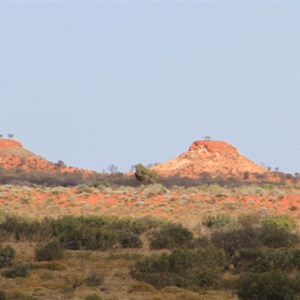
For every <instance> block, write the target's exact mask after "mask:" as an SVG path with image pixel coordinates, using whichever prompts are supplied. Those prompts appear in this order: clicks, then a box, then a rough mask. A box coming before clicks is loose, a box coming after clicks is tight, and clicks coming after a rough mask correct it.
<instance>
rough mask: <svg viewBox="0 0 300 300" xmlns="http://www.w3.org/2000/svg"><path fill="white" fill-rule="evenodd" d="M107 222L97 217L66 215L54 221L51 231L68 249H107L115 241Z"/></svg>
mask: <svg viewBox="0 0 300 300" xmlns="http://www.w3.org/2000/svg"><path fill="white" fill-rule="evenodd" d="M107 223H108V221H107V220H105V219H104V218H99V217H77V218H76V217H72V216H66V217H63V218H61V219H59V220H57V221H56V222H55V223H54V226H53V227H54V228H53V233H54V236H56V237H57V238H58V239H59V241H60V243H61V244H62V245H63V247H65V248H68V249H74V250H78V249H80V248H81V247H83V248H86V249H91V250H93V249H107V248H110V247H112V246H113V245H114V244H115V243H116V234H115V233H114V232H113V231H112V230H111V229H109V228H108V225H107Z"/></svg>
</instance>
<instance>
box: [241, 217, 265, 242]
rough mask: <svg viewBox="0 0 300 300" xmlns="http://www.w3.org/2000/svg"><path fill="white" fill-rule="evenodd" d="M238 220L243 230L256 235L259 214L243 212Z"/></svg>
mask: <svg viewBox="0 0 300 300" xmlns="http://www.w3.org/2000/svg"><path fill="white" fill-rule="evenodd" d="M238 222H239V224H240V226H241V227H242V229H243V231H245V232H246V233H247V234H249V235H250V236H252V237H257V236H258V231H259V230H260V228H261V216H260V215H259V214H245V215H241V216H239V218H238Z"/></svg>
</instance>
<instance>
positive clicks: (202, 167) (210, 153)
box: [152, 140, 268, 179]
mask: <svg viewBox="0 0 300 300" xmlns="http://www.w3.org/2000/svg"><path fill="white" fill-rule="evenodd" d="M152 169H153V170H155V171H156V172H157V173H158V174H159V175H161V176H173V175H180V176H181V177H187V178H194V179H196V178H199V175H200V174H201V173H209V174H210V175H211V176H212V177H216V176H218V175H226V176H231V177H236V178H239V179H242V178H244V174H245V172H247V173H256V174H257V173H258V174H263V173H267V172H268V171H267V169H265V168H263V167H261V166H259V165H257V164H255V163H254V162H252V161H251V160H249V159H247V158H246V157H244V156H242V155H240V154H239V152H238V151H237V149H236V148H235V147H233V146H231V145H230V144H228V143H226V142H223V141H207V140H205V141H195V142H194V143H192V145H191V146H190V147H189V150H188V151H186V152H184V153H183V154H181V155H180V156H179V157H177V158H175V159H171V160H169V161H167V162H164V163H162V164H159V165H156V166H153V167H152Z"/></svg>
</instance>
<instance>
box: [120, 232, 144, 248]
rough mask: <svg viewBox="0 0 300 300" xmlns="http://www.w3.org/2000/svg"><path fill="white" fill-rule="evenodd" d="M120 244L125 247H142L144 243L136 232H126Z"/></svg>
mask: <svg viewBox="0 0 300 300" xmlns="http://www.w3.org/2000/svg"><path fill="white" fill-rule="evenodd" d="M120 244H121V246H122V247H123V248H141V247H142V246H143V243H142V241H141V239H140V238H139V237H138V235H136V234H132V233H129V234H125V235H123V236H121V237H120Z"/></svg>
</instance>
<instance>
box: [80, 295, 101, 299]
mask: <svg viewBox="0 0 300 300" xmlns="http://www.w3.org/2000/svg"><path fill="white" fill-rule="evenodd" d="M102 299H103V298H101V297H100V296H98V295H97V294H90V295H87V296H85V297H84V300H102Z"/></svg>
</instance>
